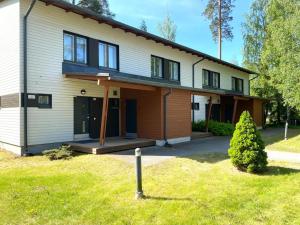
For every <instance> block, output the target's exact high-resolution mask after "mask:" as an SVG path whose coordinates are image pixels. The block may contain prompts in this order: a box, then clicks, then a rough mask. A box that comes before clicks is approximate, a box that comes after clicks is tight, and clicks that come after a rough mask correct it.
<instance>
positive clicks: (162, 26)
mask: <svg viewBox="0 0 300 225" xmlns="http://www.w3.org/2000/svg"><path fill="white" fill-rule="evenodd" d="M158 30H159V32H160V34H161V36H163V37H164V38H166V39H168V40H169V41H174V42H175V40H176V31H177V26H176V24H175V23H174V21H173V20H172V19H171V17H170V15H167V16H166V17H165V19H164V21H163V22H162V23H159V24H158Z"/></svg>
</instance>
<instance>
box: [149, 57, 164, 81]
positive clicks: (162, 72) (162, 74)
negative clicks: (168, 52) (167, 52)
mask: <svg viewBox="0 0 300 225" xmlns="http://www.w3.org/2000/svg"><path fill="white" fill-rule="evenodd" d="M152 58H157V59H160V60H161V77H159V76H154V75H153V73H152ZM164 67H165V62H164V58H163V57H160V56H157V55H151V57H150V69H151V77H152V78H155V79H165V74H164Z"/></svg>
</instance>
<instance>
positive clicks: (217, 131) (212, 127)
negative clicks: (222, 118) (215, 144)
mask: <svg viewBox="0 0 300 225" xmlns="http://www.w3.org/2000/svg"><path fill="white" fill-rule="evenodd" d="M192 130H193V131H200V132H205V121H204V120H200V121H197V122H194V123H192ZM208 131H209V132H211V133H212V134H213V135H216V136H230V135H232V134H233V131H234V125H232V124H231V123H223V122H218V121H213V120H210V121H209V122H208Z"/></svg>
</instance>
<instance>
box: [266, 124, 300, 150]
mask: <svg viewBox="0 0 300 225" xmlns="http://www.w3.org/2000/svg"><path fill="white" fill-rule="evenodd" d="M281 130H282V132H278V133H276V134H274V135H262V137H263V140H264V142H265V144H266V150H272V151H284V152H296V153H300V129H289V130H288V140H284V130H283V129H281Z"/></svg>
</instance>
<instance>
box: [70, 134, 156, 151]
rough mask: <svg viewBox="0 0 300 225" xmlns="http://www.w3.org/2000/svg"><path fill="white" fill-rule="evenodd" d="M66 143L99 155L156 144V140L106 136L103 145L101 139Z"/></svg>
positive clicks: (79, 149) (77, 149) (76, 148)
mask: <svg viewBox="0 0 300 225" xmlns="http://www.w3.org/2000/svg"><path fill="white" fill-rule="evenodd" d="M66 144H67V145H70V146H71V149H72V150H74V151H77V152H84V153H89V154H95V155H98V154H104V153H108V152H117V151H122V150H128V149H135V148H144V147H150V146H155V145H156V141H155V140H152V139H146V138H134V139H128V138H125V137H110V138H106V140H105V143H104V145H101V144H100V143H99V140H85V141H74V142H69V143H66Z"/></svg>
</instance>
